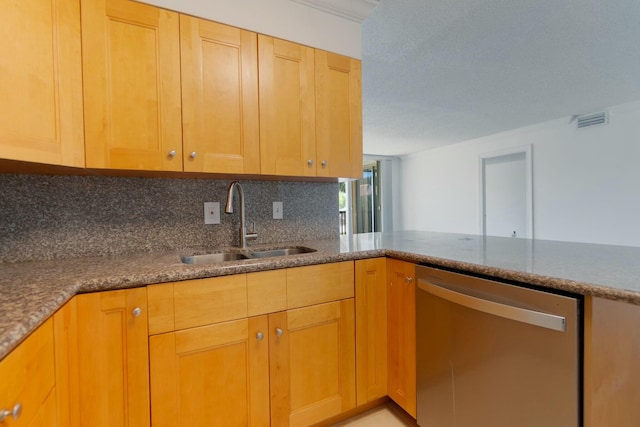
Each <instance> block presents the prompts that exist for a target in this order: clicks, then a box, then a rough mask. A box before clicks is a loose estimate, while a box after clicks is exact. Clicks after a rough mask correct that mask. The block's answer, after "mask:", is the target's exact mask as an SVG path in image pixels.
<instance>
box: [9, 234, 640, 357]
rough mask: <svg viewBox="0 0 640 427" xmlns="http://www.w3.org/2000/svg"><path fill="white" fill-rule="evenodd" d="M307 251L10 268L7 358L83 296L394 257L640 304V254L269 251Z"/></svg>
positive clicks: (422, 240)
mask: <svg viewBox="0 0 640 427" xmlns="http://www.w3.org/2000/svg"><path fill="white" fill-rule="evenodd" d="M274 246H307V247H311V248H314V249H316V250H317V251H316V252H313V253H307V254H300V255H292V256H287V257H275V258H262V259H248V260H240V261H228V262H224V263H219V264H210V265H187V264H183V263H182V262H181V255H188V254H191V253H194V252H197V251H198V250H197V249H183V250H175V251H167V252H156V253H138V254H123V255H118V256H113V257H91V258H72V259H61V260H46V261H30V262H23V263H0V290H1V291H2V298H1V299H0V359H2V358H4V356H6V355H7V354H8V353H9V352H10V351H11V350H12V349H13V348H14V347H15V346H17V345H18V343H20V342H21V341H22V340H23V339H24V338H25V337H26V336H27V335H28V334H29V333H31V332H32V331H33V330H35V329H36V328H37V327H38V326H39V325H40V324H41V323H42V322H44V321H45V320H46V319H47V318H48V317H50V316H51V315H52V314H53V313H54V312H55V311H56V310H57V309H58V308H60V307H62V305H64V303H65V302H66V301H68V300H69V299H71V297H73V296H74V295H75V294H78V293H84V292H95V291H103V290H114V289H124V288H132V287H139V286H145V285H149V284H155V283H164V282H174V281H181V280H189V279H198V278H205V277H214V276H222V275H230V274H240V273H249V272H255V271H264V270H273V269H280V268H290V267H300V266H305V265H313V264H323V263H330V262H339V261H347V260H356V259H365V258H373V257H379V256H388V257H392V258H397V259H401V260H405V261H409V262H413V263H417V264H424V265H430V266H434V267H441V268H446V269H450V270H455V271H461V272H466V273H471V274H476V275H484V276H489V277H493V278H498V279H503V280H507V281H514V282H519V283H523V284H527V285H535V286H540V287H543V288H550V289H556V290H560V291H566V292H572V293H576V294H581V295H592V296H597V297H601V298H607V299H613V300H621V301H625V302H628V303H631V304H636V305H640V280H638V279H639V278H640V248H637V247H623V246H612V245H594V244H584V243H569V242H556V241H544V240H529V239H515V238H501V237H486V238H485V237H482V236H477V235H464V234H449V233H433V232H417V231H403V232H394V233H368V234H358V235H353V236H342V237H340V238H336V239H328V240H314V241H305V242H287V243H280V244H271V245H260V246H259V247H261V248H269V247H274Z"/></svg>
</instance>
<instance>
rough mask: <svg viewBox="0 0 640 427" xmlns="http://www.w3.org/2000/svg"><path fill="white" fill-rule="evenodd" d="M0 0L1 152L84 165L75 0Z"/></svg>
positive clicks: (27, 158) (0, 155)
mask: <svg viewBox="0 0 640 427" xmlns="http://www.w3.org/2000/svg"><path fill="white" fill-rule="evenodd" d="M0 5H1V6H0V7H1V9H2V13H0V38H1V39H2V40H3V42H2V43H1V44H0V94H2V106H0V158H5V159H12V160H24V161H31V162H39V163H51V164H57V165H65V166H79V167H82V166H84V140H83V123H82V64H81V56H80V5H79V4H78V1H77V0H75V1H74V0H58V1H53V0H25V1H5V0H2V1H0Z"/></svg>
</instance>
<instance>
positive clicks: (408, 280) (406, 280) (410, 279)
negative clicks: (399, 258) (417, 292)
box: [404, 276, 413, 284]
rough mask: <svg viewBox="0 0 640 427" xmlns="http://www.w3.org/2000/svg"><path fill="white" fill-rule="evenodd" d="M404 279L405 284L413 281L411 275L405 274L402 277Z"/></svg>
mask: <svg viewBox="0 0 640 427" xmlns="http://www.w3.org/2000/svg"><path fill="white" fill-rule="evenodd" d="M404 281H405V282H407V284H411V282H413V277H411V276H407V277H405V278H404Z"/></svg>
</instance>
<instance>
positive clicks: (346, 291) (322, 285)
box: [287, 261, 354, 308]
mask: <svg viewBox="0 0 640 427" xmlns="http://www.w3.org/2000/svg"><path fill="white" fill-rule="evenodd" d="M353 271H354V270H353V261H345V262H337V263H333V264H321V265H310V266H307V267H297V268H290V269H288V270H287V308H297V307H304V306H308V305H314V304H321V303H324V302H329V301H338V300H341V299H346V298H353V296H354V283H353V282H354V278H353Z"/></svg>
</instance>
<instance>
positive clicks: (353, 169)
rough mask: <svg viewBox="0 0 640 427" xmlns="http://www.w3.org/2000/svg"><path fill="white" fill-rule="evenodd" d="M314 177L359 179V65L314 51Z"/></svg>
mask: <svg viewBox="0 0 640 427" xmlns="http://www.w3.org/2000/svg"><path fill="white" fill-rule="evenodd" d="M315 60H316V64H315V69H316V147H317V148H316V153H317V159H318V160H317V161H318V164H317V175H318V176H327V177H344V178H361V177H362V69H361V65H360V61H358V60H357V59H353V58H348V57H346V56H342V55H338V54H335V53H330V52H326V51H323V50H316V51H315Z"/></svg>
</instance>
